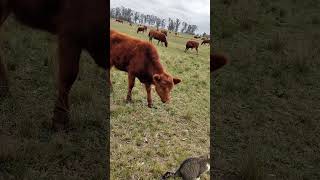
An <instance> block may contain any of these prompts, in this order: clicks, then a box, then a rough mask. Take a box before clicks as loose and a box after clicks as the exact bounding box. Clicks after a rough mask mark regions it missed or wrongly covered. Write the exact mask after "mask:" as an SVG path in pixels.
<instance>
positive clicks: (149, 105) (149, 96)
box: [145, 84, 152, 108]
mask: <svg viewBox="0 0 320 180" xmlns="http://www.w3.org/2000/svg"><path fill="white" fill-rule="evenodd" d="M145 86H146V90H147V100H148V107H149V108H151V107H152V97H151V84H146V85H145Z"/></svg>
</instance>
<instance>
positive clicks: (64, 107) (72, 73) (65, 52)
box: [52, 38, 81, 130]
mask: <svg viewBox="0 0 320 180" xmlns="http://www.w3.org/2000/svg"><path fill="white" fill-rule="evenodd" d="M80 53H81V48H80V47H78V45H77V43H76V42H75V41H73V40H71V39H67V38H59V71H58V98H57V100H56V104H55V108H54V111H53V113H54V114H53V119H52V127H53V129H54V130H63V129H65V128H66V127H67V125H68V123H69V119H70V114H69V102H68V96H69V92H70V89H71V87H72V84H73V83H74V81H75V80H76V78H77V75H78V72H79V58H80Z"/></svg>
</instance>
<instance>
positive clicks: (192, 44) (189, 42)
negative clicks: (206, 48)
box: [184, 40, 199, 54]
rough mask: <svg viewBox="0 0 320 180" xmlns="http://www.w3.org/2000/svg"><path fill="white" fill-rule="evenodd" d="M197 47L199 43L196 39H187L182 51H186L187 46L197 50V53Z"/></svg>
mask: <svg viewBox="0 0 320 180" xmlns="http://www.w3.org/2000/svg"><path fill="white" fill-rule="evenodd" d="M198 47H199V43H198V42H197V41H192V40H190V41H188V42H187V44H186V49H185V50H184V52H187V50H188V49H189V48H191V49H193V48H195V49H196V50H197V54H198Z"/></svg>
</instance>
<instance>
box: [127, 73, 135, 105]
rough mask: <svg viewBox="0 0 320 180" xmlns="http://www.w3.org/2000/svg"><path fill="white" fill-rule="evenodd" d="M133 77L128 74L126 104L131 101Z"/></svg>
mask: <svg viewBox="0 0 320 180" xmlns="http://www.w3.org/2000/svg"><path fill="white" fill-rule="evenodd" d="M134 81H135V76H134V75H133V74H132V73H130V72H128V94H127V102H131V101H132V97H131V96H132V88H133V87H134Z"/></svg>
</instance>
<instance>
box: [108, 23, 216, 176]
mask: <svg viewBox="0 0 320 180" xmlns="http://www.w3.org/2000/svg"><path fill="white" fill-rule="evenodd" d="M111 28H112V29H115V30H118V31H120V32H123V33H126V34H129V35H131V36H133V37H137V38H139V39H143V40H146V41H147V40H148V36H147V33H144V34H142V33H139V34H137V33H136V30H137V26H136V25H134V26H132V27H131V26H129V25H128V24H127V23H124V24H119V23H116V22H114V21H113V20H111ZM148 31H149V30H148ZM191 38H192V36H190V35H184V34H183V35H181V37H176V36H175V35H174V34H168V48H166V47H164V46H161V45H157V44H156V41H154V42H153V43H154V45H155V46H156V48H157V49H158V52H159V54H160V58H161V63H162V64H163V65H164V66H165V67H166V69H167V71H168V72H169V73H171V74H172V75H174V76H177V77H179V78H181V79H182V82H181V83H180V84H178V85H177V86H175V88H174V89H173V91H172V100H171V102H170V104H162V102H161V101H160V98H159V97H158V95H157V94H156V92H155V91H154V90H153V92H152V93H153V99H154V106H155V107H156V108H152V109H150V108H148V107H147V100H146V95H147V94H146V91H145V88H144V86H143V84H141V83H140V82H139V81H138V80H136V86H135V88H134V89H133V97H132V98H133V103H130V104H126V103H125V98H126V93H127V86H128V83H127V73H125V72H121V71H118V70H116V69H113V70H112V76H111V78H112V82H113V85H114V86H113V88H114V93H113V94H112V95H111V102H110V103H111V106H110V110H111V127H112V128H111V179H159V178H160V176H161V175H162V174H163V173H165V172H166V171H168V170H174V169H175V168H177V167H178V166H179V163H181V162H182V160H184V159H185V158H187V157H189V156H198V155H202V154H205V153H208V152H209V123H210V116H209V114H210V113H209V96H210V93H209V90H210V89H209V88H210V74H209V51H210V48H209V47H208V46H206V47H203V46H201V47H200V48H199V55H196V51H195V50H193V51H189V52H187V53H184V49H185V43H186V41H187V40H188V39H191ZM208 177H209V176H208V175H205V176H204V177H203V178H204V179H209V178H208Z"/></svg>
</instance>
